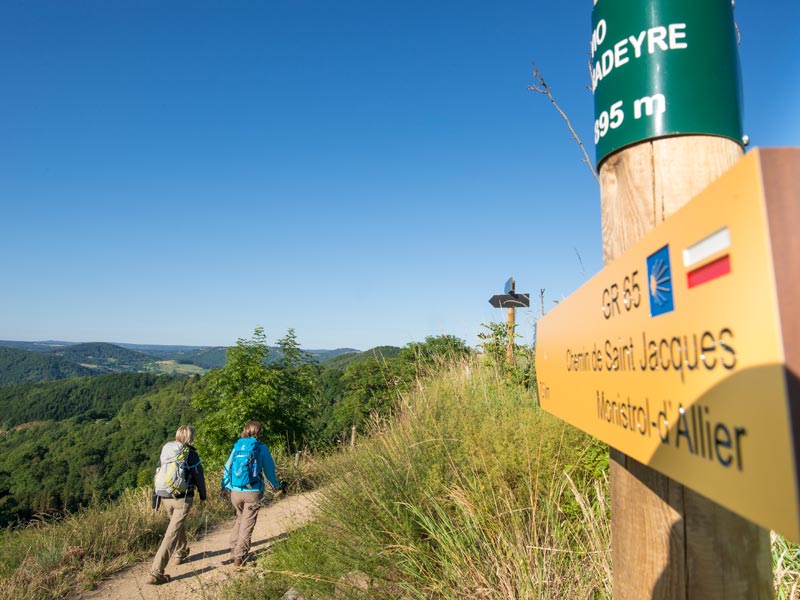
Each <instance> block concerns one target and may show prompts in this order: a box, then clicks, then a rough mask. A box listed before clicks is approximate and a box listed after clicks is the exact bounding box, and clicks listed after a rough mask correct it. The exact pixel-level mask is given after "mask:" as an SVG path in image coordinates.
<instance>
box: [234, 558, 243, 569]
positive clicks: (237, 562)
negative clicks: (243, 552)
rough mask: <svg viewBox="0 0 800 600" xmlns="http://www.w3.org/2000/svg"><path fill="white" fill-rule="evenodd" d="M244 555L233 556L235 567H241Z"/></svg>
mask: <svg viewBox="0 0 800 600" xmlns="http://www.w3.org/2000/svg"><path fill="white" fill-rule="evenodd" d="M242 562H243V561H242V557H241V556H234V557H233V566H234V567H241V566H242Z"/></svg>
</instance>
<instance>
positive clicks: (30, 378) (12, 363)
mask: <svg viewBox="0 0 800 600" xmlns="http://www.w3.org/2000/svg"><path fill="white" fill-rule="evenodd" d="M91 374H92V371H91V370H90V369H88V368H86V367H82V366H80V365H79V364H76V363H73V362H71V361H69V360H65V359H63V358H59V357H57V356H52V355H49V354H39V353H36V352H32V351H30V350H20V349H18V348H0V385H14V384H17V383H35V382H37V381H51V380H54V379H68V378H70V377H81V376H83V375H91Z"/></svg>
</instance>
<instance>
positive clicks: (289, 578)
mask: <svg viewBox="0 0 800 600" xmlns="http://www.w3.org/2000/svg"><path fill="white" fill-rule="evenodd" d="M421 381H422V382H421V383H420V384H419V385H418V386H416V389H415V391H413V392H412V393H410V394H408V395H407V397H405V398H404V399H403V402H402V403H401V406H400V407H399V409H398V411H397V414H396V415H395V416H394V418H392V419H389V420H385V421H376V422H375V423H374V426H373V432H372V436H371V437H370V438H369V439H368V440H367V441H364V442H362V443H361V444H360V445H359V446H358V447H357V448H356V449H355V451H353V452H346V453H343V454H340V455H338V456H336V457H334V458H332V459H331V460H330V461H329V463H328V465H327V468H328V475H329V478H330V480H331V481H332V482H333V483H332V484H331V485H330V486H328V487H327V488H326V490H325V492H324V497H323V501H322V507H321V508H322V513H321V516H320V518H319V519H318V520H317V523H315V524H314V525H313V526H311V527H308V528H305V529H304V530H302V531H300V532H297V533H295V534H293V535H292V536H290V538H289V540H288V541H286V542H284V543H282V544H280V545H278V546H277V547H276V549H275V551H274V552H273V553H272V554H271V555H270V556H269V557H267V559H265V561H262V567H263V568H264V569H265V570H264V571H262V572H261V575H262V577H261V578H260V579H253V580H251V581H250V582H239V583H238V584H237V585H236V590H235V591H234V590H231V591H230V593H229V594H228V595H227V596H226V597H229V598H233V597H236V596H237V595H238V597H241V596H242V594H245V595H248V596H249V597H254V598H255V597H261V598H279V597H280V595H281V594H282V593H283V592H284V591H285V590H286V589H287V587H288V586H290V585H292V586H294V587H296V588H297V589H300V590H302V591H303V593H304V594H305V596H306V597H320V598H322V597H330V596H332V595H334V594H337V597H352V598H387V599H388V598H393V599H394V598H414V599H427V598H442V599H456V598H501V599H503V598H559V599H560V598H607V597H610V595H611V570H610V569H611V567H610V550H609V539H610V533H609V508H608V506H609V503H608V501H607V475H606V474H607V452H606V451H605V449H604V447H603V446H601V445H599V444H598V443H597V442H595V441H593V440H592V439H591V438H589V437H588V436H586V435H584V434H582V433H580V432H578V431H577V430H575V429H574V428H571V427H569V426H567V425H565V424H564V423H563V422H561V421H559V420H557V419H555V418H552V417H550V416H549V415H547V414H546V413H543V412H542V411H540V410H538V409H537V408H536V402H535V397H534V396H533V395H532V393H531V392H529V391H527V390H526V389H525V388H523V387H520V386H516V385H508V384H507V383H506V379H505V378H504V377H500V376H497V375H496V372H495V371H494V370H492V369H488V368H485V367H482V366H480V365H476V364H466V363H461V364H459V365H457V366H454V367H451V368H450V369H449V370H447V371H445V372H443V373H441V374H439V375H438V376H437V377H435V378H431V379H427V380H421ZM348 582H349V583H348ZM354 582H355V583H354ZM367 582H368V583H367ZM247 586H250V587H247ZM364 588H368V589H364ZM279 592H280V593H279Z"/></svg>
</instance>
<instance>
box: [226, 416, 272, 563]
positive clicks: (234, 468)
mask: <svg viewBox="0 0 800 600" xmlns="http://www.w3.org/2000/svg"><path fill="white" fill-rule="evenodd" d="M261 432H262V427H261V423H259V422H258V421H250V422H249V423H248V424H247V425H245V426H244V429H242V433H241V435H240V436H239V439H238V440H237V441H236V443H235V444H234V445H233V449H232V450H231V455H230V456H229V457H228V461H227V462H226V463H225V469H224V471H223V473H222V495H223V497H228V496H230V500H231V504H233V507H234V508H235V509H236V521H235V523H234V524H233V531H231V536H230V543H229V544H228V545H229V547H230V549H231V554H232V555H233V564H234V566H236V567H239V566H241V565H242V564H244V563H245V561H246V560H247V558H248V553H249V552H250V539H251V537H252V535H253V528H254V527H255V526H256V519H257V518H258V508H259V506H260V503H261V499H262V498H263V496H264V476H266V478H267V480H268V481H269V483H270V485H271V486H272V488H273V489H275V490H276V491H278V490H280V489H281V484H280V483H279V482H278V479H277V478H276V477H275V462H274V461H273V460H272V454H270V452H269V448H267V446H266V445H265V444H263V443H261V442H260V441H258V438H259V437H260V436H261Z"/></svg>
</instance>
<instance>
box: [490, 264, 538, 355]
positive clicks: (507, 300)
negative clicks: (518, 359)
mask: <svg viewBox="0 0 800 600" xmlns="http://www.w3.org/2000/svg"><path fill="white" fill-rule="evenodd" d="M515 286H516V282H515V281H514V278H513V277H509V278H508V280H507V281H506V285H505V289H504V293H503V294H495V295H494V296H492V297H491V298H489V304H491V305H492V306H494V307H495V308H507V309H508V346H507V349H506V360H507V361H508V364H513V363H514V328H515V326H516V316H515V312H516V309H517V308H518V307H523V308H524V307H528V306H530V305H531V295H530V294H518V293H517V292H516V290H515V289H514V288H515Z"/></svg>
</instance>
